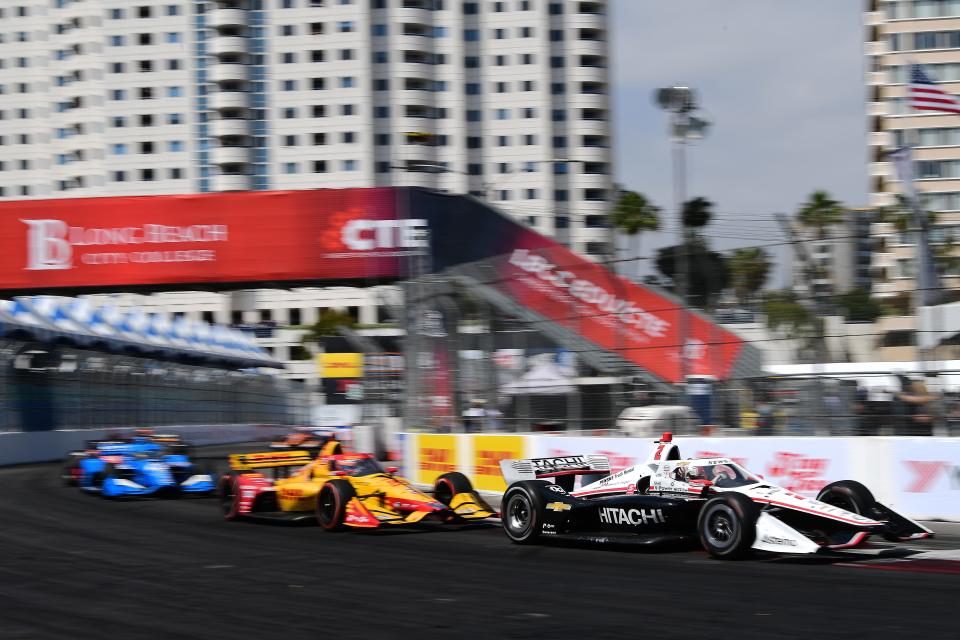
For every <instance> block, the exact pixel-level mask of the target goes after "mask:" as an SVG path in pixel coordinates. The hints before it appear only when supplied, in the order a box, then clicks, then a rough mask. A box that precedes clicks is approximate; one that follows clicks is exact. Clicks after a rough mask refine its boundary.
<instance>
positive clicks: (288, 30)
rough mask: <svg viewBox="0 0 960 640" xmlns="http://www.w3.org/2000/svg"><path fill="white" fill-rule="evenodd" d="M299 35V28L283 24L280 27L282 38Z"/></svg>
mask: <svg viewBox="0 0 960 640" xmlns="http://www.w3.org/2000/svg"><path fill="white" fill-rule="evenodd" d="M296 34H297V28H296V26H295V25H292V24H283V25H280V35H281V36H293V35H296Z"/></svg>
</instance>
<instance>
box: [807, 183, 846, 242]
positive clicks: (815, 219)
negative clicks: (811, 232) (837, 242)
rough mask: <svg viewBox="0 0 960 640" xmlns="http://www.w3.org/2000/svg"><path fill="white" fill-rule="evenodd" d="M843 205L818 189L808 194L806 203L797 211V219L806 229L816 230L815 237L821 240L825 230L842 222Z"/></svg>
mask: <svg viewBox="0 0 960 640" xmlns="http://www.w3.org/2000/svg"><path fill="white" fill-rule="evenodd" d="M843 214H844V208H843V204H842V203H841V202H840V201H838V200H834V199H833V198H831V197H830V194H829V193H827V192H826V191H824V190H822V189H818V190H817V191H814V192H813V193H811V194H810V196H809V197H808V198H807V201H806V202H805V203H803V205H802V206H801V207H800V210H799V211H797V219H799V220H800V223H801V224H803V225H804V226H806V227H810V228H813V229H816V230H817V236H818V237H819V238H820V239H821V240H823V239H824V238H826V235H827V228H828V227H830V226H831V225H834V224H837V223H838V222H840V221H842V220H843Z"/></svg>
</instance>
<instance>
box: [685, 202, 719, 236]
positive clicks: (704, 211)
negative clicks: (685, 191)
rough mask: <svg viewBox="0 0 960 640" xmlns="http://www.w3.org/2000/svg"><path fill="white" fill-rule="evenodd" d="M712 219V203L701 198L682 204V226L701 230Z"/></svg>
mask: <svg viewBox="0 0 960 640" xmlns="http://www.w3.org/2000/svg"><path fill="white" fill-rule="evenodd" d="M712 217H713V203H712V202H710V201H709V200H707V199H706V198H704V197H702V196H698V197H696V198H693V199H692V200H687V201H686V202H684V203H683V226H685V227H690V228H691V229H701V228H703V227H705V226H707V225H708V224H710V218H712Z"/></svg>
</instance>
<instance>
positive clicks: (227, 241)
mask: <svg viewBox="0 0 960 640" xmlns="http://www.w3.org/2000/svg"><path fill="white" fill-rule="evenodd" d="M395 194H396V192H395V191H393V190H390V189H341V190H322V191H320V190H318V191H274V192H254V193H224V194H203V195H177V196H141V197H116V198H82V199H62V200H32V201H20V202H4V203H0V242H2V246H3V247H4V251H3V253H2V254H0V288H7V289H16V288H41V289H43V288H56V287H77V286H92V287H108V286H125V285H160V284H168V283H169V284H179V283H191V282H254V281H270V280H312V279H363V278H377V277H395V276H398V275H401V271H400V267H401V260H402V258H403V257H404V256H407V255H410V254H411V253H414V252H417V251H421V250H422V247H423V246H425V244H426V241H425V240H424V239H422V238H421V237H420V232H421V231H422V229H423V228H425V227H426V224H427V223H426V221H425V220H410V219H397V217H398V216H397V215H396V207H395V206H394V200H395V197H396V196H395Z"/></svg>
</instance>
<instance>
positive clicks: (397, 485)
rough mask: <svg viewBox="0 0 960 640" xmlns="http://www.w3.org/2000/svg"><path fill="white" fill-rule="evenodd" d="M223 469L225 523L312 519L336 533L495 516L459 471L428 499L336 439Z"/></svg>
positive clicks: (240, 458) (236, 458)
mask: <svg viewBox="0 0 960 640" xmlns="http://www.w3.org/2000/svg"><path fill="white" fill-rule="evenodd" d="M230 468H231V471H229V472H228V473H226V474H224V475H223V476H222V477H221V478H220V481H219V483H218V494H219V498H220V505H221V507H222V509H223V514H224V517H225V518H226V519H227V520H236V519H240V518H251V519H269V520H292V521H296V520H304V519H316V521H317V522H318V523H319V524H320V526H321V527H323V528H324V529H327V530H330V531H336V530H341V529H346V528H361V529H370V528H377V527H381V526H384V525H402V524H413V523H417V522H423V521H435V522H446V523H453V522H460V523H463V522H469V521H480V520H485V519H487V518H491V517H493V516H496V511H494V509H493V508H491V507H490V505H488V504H487V503H486V502H485V501H484V500H483V498H481V497H480V495H479V494H478V493H477V492H476V491H474V489H473V485H471V484H470V481H469V480H468V479H467V477H466V476H464V475H463V474H462V473H457V472H452V473H445V474H443V475H441V476H440V477H438V478H437V480H436V482H435V484H434V488H433V495H430V494H428V493H425V492H423V491H421V490H420V489H418V488H416V487H415V486H414V485H413V484H412V483H411V482H409V481H408V480H405V479H403V478H401V477H399V476H397V475H394V474H395V473H396V471H397V469H396V468H395V467H388V468H386V469H384V468H383V467H382V466H380V463H379V462H377V460H376V459H375V458H374V457H373V456H372V455H370V454H368V453H344V452H343V450H342V447H341V446H340V443H339V442H336V441H331V442H328V443H327V444H326V445H325V446H324V448H323V450H322V451H321V452H320V454H319V455H318V456H317V457H316V458H312V457H311V455H310V454H309V453H308V452H306V451H273V452H267V453H244V454H233V455H231V456H230ZM268 469H270V470H272V475H273V477H272V478H268V477H267V476H266V475H265V474H264V471H266V470H268Z"/></svg>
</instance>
